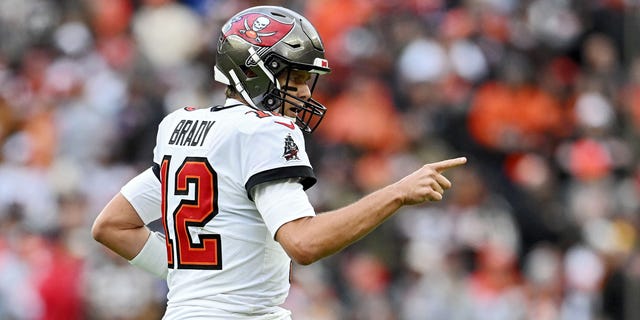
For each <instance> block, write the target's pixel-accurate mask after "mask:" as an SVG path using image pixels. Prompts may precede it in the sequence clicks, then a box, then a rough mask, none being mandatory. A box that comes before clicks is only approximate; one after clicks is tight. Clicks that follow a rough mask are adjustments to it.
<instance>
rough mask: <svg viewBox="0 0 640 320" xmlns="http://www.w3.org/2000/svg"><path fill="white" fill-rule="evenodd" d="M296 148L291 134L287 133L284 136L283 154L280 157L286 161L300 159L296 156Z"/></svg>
mask: <svg viewBox="0 0 640 320" xmlns="http://www.w3.org/2000/svg"><path fill="white" fill-rule="evenodd" d="M298 150H299V149H298V145H296V143H295V141H293V138H291V134H287V136H286V137H285V138H284V154H283V155H282V157H283V158H284V159H285V160H287V161H289V160H300V158H298Z"/></svg>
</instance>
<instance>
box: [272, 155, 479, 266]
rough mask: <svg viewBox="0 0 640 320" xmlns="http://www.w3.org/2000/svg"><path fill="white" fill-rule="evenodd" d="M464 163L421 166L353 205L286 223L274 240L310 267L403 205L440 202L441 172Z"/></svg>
mask: <svg viewBox="0 0 640 320" xmlns="http://www.w3.org/2000/svg"><path fill="white" fill-rule="evenodd" d="M466 162H467V159H466V158H465V157H460V158H454V159H448V160H444V161H440V162H435V163H430V164H427V165H424V166H423V167H422V168H420V169H418V170H416V171H414V172H413V173H411V174H409V175H407V176H406V177H404V178H403V179H401V180H400V181H398V182H396V183H393V184H390V185H388V186H386V187H384V188H382V189H380V190H377V191H375V192H373V193H371V194H369V195H367V196H365V197H364V198H362V199H360V200H358V201H356V202H354V203H353V204H350V205H348V206H345V207H342V208H340V209H337V210H333V211H329V212H326V213H322V214H318V215H316V216H314V217H304V218H300V219H297V220H294V221H290V222H288V223H285V224H284V225H282V227H280V229H278V232H277V233H276V240H277V241H278V242H279V243H280V244H281V245H282V246H283V248H284V249H285V251H287V253H288V254H289V256H290V257H291V258H292V259H293V260H295V261H296V262H297V263H300V264H310V263H313V262H315V261H317V260H319V259H321V258H324V257H326V256H329V255H331V254H333V253H335V252H337V251H340V250H342V249H343V248H345V247H346V246H348V245H350V244H351V243H353V242H355V241H357V240H358V239H360V238H362V237H364V236H365V235H366V234H368V233H369V232H371V231H372V230H373V229H375V228H376V227H377V226H378V225H380V224H381V223H383V222H384V221H385V220H386V219H387V218H389V217H390V216H392V215H393V214H394V213H395V212H396V211H397V210H398V209H399V208H400V207H402V206H404V205H413V204H418V203H422V202H425V201H439V200H442V195H443V193H444V191H445V190H447V189H449V188H450V187H451V182H450V181H449V180H448V179H447V178H446V177H445V176H444V175H442V172H443V171H444V170H446V169H449V168H453V167H457V166H460V165H462V164H465V163H466Z"/></svg>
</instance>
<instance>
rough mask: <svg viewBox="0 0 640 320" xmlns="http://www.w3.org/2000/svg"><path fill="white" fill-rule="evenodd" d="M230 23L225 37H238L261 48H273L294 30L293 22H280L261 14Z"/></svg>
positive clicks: (243, 16) (234, 19)
mask: <svg viewBox="0 0 640 320" xmlns="http://www.w3.org/2000/svg"><path fill="white" fill-rule="evenodd" d="M229 23H230V25H227V26H225V28H224V30H225V31H224V36H225V37H228V36H231V35H236V36H239V37H241V38H242V39H244V40H246V41H247V42H249V43H251V44H253V45H256V46H261V47H270V46H273V45H274V44H276V43H278V41H280V40H282V38H284V36H286V35H287V34H288V33H289V32H291V30H292V29H293V22H292V23H284V22H280V21H277V20H274V19H272V18H270V17H268V16H265V15H263V14H259V13H249V14H246V15H242V16H238V17H235V18H233V19H232V20H231V21H230V22H229Z"/></svg>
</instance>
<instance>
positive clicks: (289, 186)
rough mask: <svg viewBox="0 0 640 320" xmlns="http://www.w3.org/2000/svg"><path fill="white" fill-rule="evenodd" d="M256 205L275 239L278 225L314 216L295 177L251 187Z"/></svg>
mask: <svg viewBox="0 0 640 320" xmlns="http://www.w3.org/2000/svg"><path fill="white" fill-rule="evenodd" d="M251 193H252V195H253V197H254V199H255V203H256V207H257V208H258V211H259V212H260V214H261V215H262V218H263V220H264V222H265V224H266V226H267V229H269V232H270V233H271V236H272V237H273V238H274V239H275V237H276V232H278V229H280V227H281V226H282V225H283V224H285V223H287V222H289V221H293V220H296V219H299V218H302V217H311V216H315V210H314V209H313V206H312V205H311V203H310V202H309V198H308V197H307V194H306V193H305V192H304V190H303V189H302V185H300V184H299V183H297V181H295V179H287V180H277V181H270V182H265V183H261V184H259V185H257V186H256V187H255V188H253V189H252V192H251Z"/></svg>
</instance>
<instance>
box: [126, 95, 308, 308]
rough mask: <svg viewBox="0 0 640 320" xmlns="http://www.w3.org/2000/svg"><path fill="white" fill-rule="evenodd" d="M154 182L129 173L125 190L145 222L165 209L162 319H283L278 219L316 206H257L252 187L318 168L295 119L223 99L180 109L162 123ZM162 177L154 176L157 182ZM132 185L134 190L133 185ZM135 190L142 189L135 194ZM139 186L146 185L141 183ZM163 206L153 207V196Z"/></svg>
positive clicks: (304, 179) (284, 283) (284, 266)
mask: <svg viewBox="0 0 640 320" xmlns="http://www.w3.org/2000/svg"><path fill="white" fill-rule="evenodd" d="M154 163H155V165H154V169H153V172H154V173H155V177H153V176H151V175H150V174H148V176H151V177H152V179H156V178H157V179H156V180H155V181H149V179H147V180H146V181H142V180H141V179H138V180H139V181H137V182H136V179H134V180H133V181H132V182H130V184H137V186H136V187H132V186H128V187H127V186H125V187H124V188H123V194H125V196H126V197H127V199H129V201H130V202H131V203H132V205H133V206H134V208H136V211H138V213H139V214H140V216H141V217H142V219H143V220H144V221H145V222H147V223H148V222H150V221H152V220H155V219H157V218H159V217H160V215H161V218H162V221H163V224H164V227H165V230H164V231H165V234H166V239H167V256H168V267H169V272H168V276H167V283H168V287H169V293H168V306H167V311H166V314H165V319H197V318H200V317H202V318H207V319H213V318H215V317H216V315H218V316H219V317H220V318H224V319H236V318H238V319H240V318H252V319H281V318H284V319H286V318H287V317H288V315H289V312H288V311H286V310H283V309H281V308H279V307H278V305H280V304H282V303H283V302H284V300H285V298H286V296H287V294H288V291H289V273H290V264H291V260H290V259H289V257H288V256H287V254H286V253H285V251H284V250H283V249H282V247H281V246H280V245H279V244H278V243H277V242H276V241H275V240H274V236H275V232H276V231H277V230H278V228H279V227H280V226H281V225H282V224H284V223H286V222H288V221H292V220H295V219H297V218H300V217H303V216H309V215H313V212H308V210H303V211H306V212H297V211H296V210H289V211H288V212H282V213H281V214H278V215H264V216H263V215H261V213H260V212H258V210H257V209H256V205H255V203H254V202H253V201H252V199H251V195H250V191H251V189H252V188H253V187H254V186H256V185H258V184H260V183H263V182H268V181H274V180H279V179H286V178H296V179H300V180H299V181H300V183H301V184H302V185H303V187H304V188H305V189H306V188H308V187H310V186H311V185H313V184H314V183H315V177H314V174H313V171H312V168H311V165H310V163H309V159H308V156H307V154H306V152H305V145H304V138H303V135H302V132H301V130H300V129H299V128H298V127H297V126H296V125H295V124H294V122H293V121H292V120H291V119H289V118H285V117H281V116H277V115H274V114H271V113H267V112H260V111H256V110H254V109H252V108H250V107H247V106H245V105H242V104H240V102H238V101H236V100H232V99H229V100H227V104H226V105H225V107H222V108H215V107H214V108H208V109H194V108H185V109H180V110H177V111H175V112H173V113H171V114H170V115H168V116H167V117H166V118H165V119H164V120H163V121H162V123H161V124H160V127H159V130H158V136H157V141H156V148H155V149H154ZM158 181H159V182H158ZM136 188H137V189H136ZM133 189H136V190H138V191H137V192H138V193H139V194H140V193H144V194H143V196H139V195H138V196H136V195H131V193H132V192H130V191H129V192H128V191H127V190H133ZM140 190H142V191H140ZM149 203H151V204H153V203H155V205H156V206H157V205H158V204H159V205H160V208H161V210H159V211H160V212H157V210H149V209H145V208H150V207H151V208H153V205H151V206H150V205H149Z"/></svg>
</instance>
